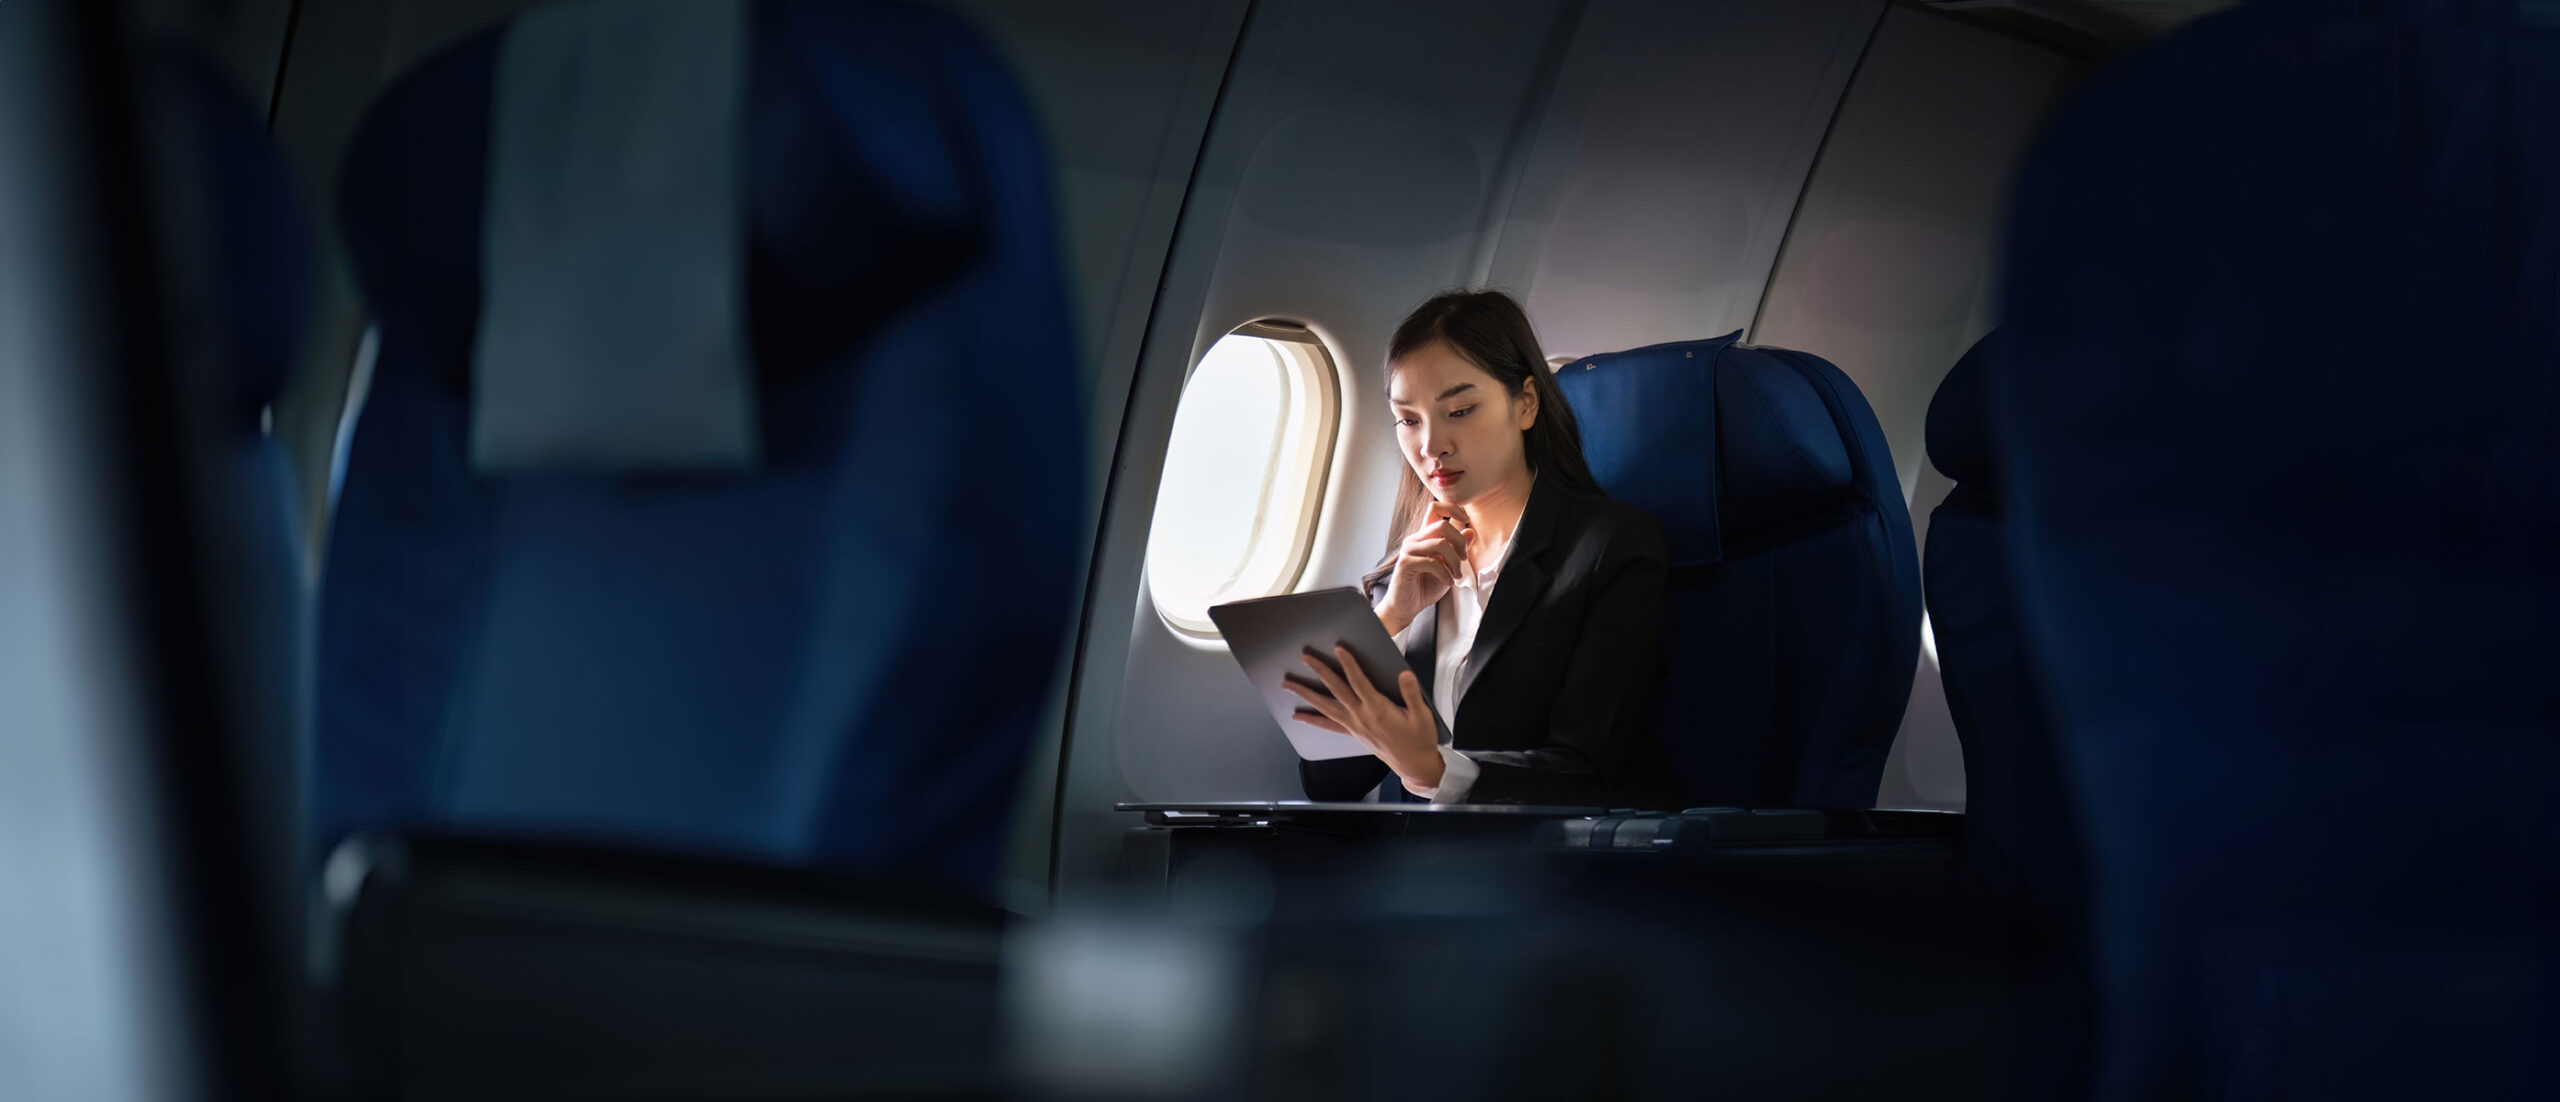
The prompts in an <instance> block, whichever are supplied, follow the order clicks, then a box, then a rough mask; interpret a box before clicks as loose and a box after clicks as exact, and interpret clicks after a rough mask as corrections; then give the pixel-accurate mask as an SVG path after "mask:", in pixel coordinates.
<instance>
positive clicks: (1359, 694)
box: [1333, 644, 1378, 708]
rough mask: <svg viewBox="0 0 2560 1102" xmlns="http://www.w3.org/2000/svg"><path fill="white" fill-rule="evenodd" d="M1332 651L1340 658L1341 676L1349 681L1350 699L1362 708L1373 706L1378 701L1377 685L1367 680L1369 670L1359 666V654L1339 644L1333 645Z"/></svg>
mask: <svg viewBox="0 0 2560 1102" xmlns="http://www.w3.org/2000/svg"><path fill="white" fill-rule="evenodd" d="M1333 653H1334V656H1335V657H1337V658H1340V659H1342V677H1343V680H1345V681H1348V682H1350V683H1351V699H1352V700H1353V701H1354V702H1355V703H1357V704H1359V705H1360V706H1361V707H1364V708H1366V707H1373V706H1375V705H1376V704H1377V702H1378V689H1377V685H1376V683H1374V682H1372V681H1370V680H1369V671H1367V670H1365V669H1362V668H1361V667H1360V656H1359V655H1356V654H1353V653H1351V648H1349V647H1346V646H1342V645H1340V644H1336V645H1335V646H1334V648H1333Z"/></svg>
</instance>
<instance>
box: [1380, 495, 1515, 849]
mask: <svg viewBox="0 0 2560 1102" xmlns="http://www.w3.org/2000/svg"><path fill="white" fill-rule="evenodd" d="M1510 561H1511V545H1510V544H1508V543H1506V544H1504V545H1502V553H1501V554H1499V555H1495V556H1494V557H1493V562H1492V563H1491V564H1489V565H1487V566H1486V567H1485V568H1484V569H1483V570H1481V571H1479V570H1477V569H1475V567H1474V565H1473V564H1471V563H1464V562H1462V563H1460V564H1459V566H1458V580H1457V581H1456V582H1455V583H1453V584H1451V585H1450V586H1449V592H1448V595H1446V596H1444V597H1442V598H1440V604H1439V610H1440V611H1439V615H1438V617H1437V619H1438V622H1439V632H1438V634H1439V640H1438V653H1437V654H1435V655H1433V656H1432V661H1431V703H1432V708H1433V710H1434V711H1437V712H1439V713H1440V738H1441V739H1442V741H1441V743H1440V763H1441V768H1442V772H1441V774H1440V783H1439V784H1438V785H1437V786H1435V787H1432V788H1416V787H1414V786H1413V785H1411V784H1407V785H1405V786H1404V790H1405V791H1407V792H1411V793H1413V794H1414V795H1416V796H1420V797H1422V798H1423V799H1426V800H1429V801H1431V802H1432V803H1435V804H1454V803H1463V802H1465V801H1466V798H1467V791H1468V790H1469V789H1471V788H1474V787H1475V783H1476V777H1477V776H1478V775H1480V774H1481V773H1483V771H1484V770H1483V768H1482V767H1480V766H1478V765H1477V764H1476V763H1475V759H1473V758H1470V757H1468V756H1466V755H1465V754H1461V753H1459V752H1458V751H1457V750H1456V749H1455V748H1453V747H1451V746H1450V745H1449V743H1448V741H1447V740H1448V739H1449V737H1450V733H1451V732H1453V731H1456V730H1457V729H1458V698H1459V694H1460V693H1461V692H1462V691H1464V689H1465V688H1466V686H1464V685H1461V684H1459V682H1460V680H1461V679H1462V678H1463V677H1464V676H1465V674H1466V670H1467V659H1468V658H1470V657H1473V656H1474V654H1475V652H1476V629H1477V628H1478V627H1480V626H1482V625H1483V623H1484V610H1485V607H1486V606H1488V605H1490V604H1492V603H1493V586H1494V583H1495V582H1497V581H1500V580H1501V579H1502V567H1503V564H1504V563H1507V562H1510ZM1407 630H1411V629H1409V628H1408V629H1407Z"/></svg>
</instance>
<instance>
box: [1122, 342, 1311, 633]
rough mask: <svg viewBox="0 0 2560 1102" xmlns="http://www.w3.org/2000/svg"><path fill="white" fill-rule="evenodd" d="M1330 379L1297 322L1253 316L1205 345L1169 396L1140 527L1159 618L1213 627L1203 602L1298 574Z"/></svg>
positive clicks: (1248, 593) (1266, 590)
mask: <svg viewBox="0 0 2560 1102" xmlns="http://www.w3.org/2000/svg"><path fill="white" fill-rule="evenodd" d="M1339 391H1340V384H1339V381H1338V380H1337V379H1336V378H1335V376H1334V370H1333V361H1332V360H1331V359H1330V358H1328V357H1327V356H1326V355H1325V352H1324V346H1323V345H1321V344H1319V343H1317V342H1316V339H1315V336H1314V335H1313V334H1311V333H1309V332H1307V331H1306V330H1305V329H1304V328H1301V327H1298V326H1294V325H1287V324H1283V323H1279V322H1255V323H1254V324H1252V325H1248V326H1245V327H1243V328H1241V329H1238V330H1236V331H1235V332H1233V333H1229V334H1227V335H1226V336H1224V337H1220V338H1219V339H1218V343H1216V344H1214V345H1211V346H1209V354H1208V355H1206V356H1204V357H1201V360H1200V366H1199V367H1197V368H1195V369H1193V371H1192V372H1191V378H1190V380H1189V381H1188V382H1186V383H1184V384H1183V387H1182V401H1181V404H1180V405H1178V406H1176V407H1175V408H1174V414H1173V439H1172V440H1171V442H1170V443H1169V445H1168V446H1167V447H1166V449H1165V463H1164V480H1163V482H1162V483H1161V484H1160V486H1159V488H1158V489H1157V491H1156V511H1155V518H1154V520H1153V522H1152V524H1151V525H1150V527H1149V528H1148V531H1147V591H1148V594H1149V595H1150V596H1151V597H1152V598H1153V599H1154V601H1155V605H1156V611H1157V612H1158V613H1159V614H1161V615H1162V616H1163V617H1164V618H1165V621H1166V622H1167V623H1170V624H1172V625H1173V626H1174V627H1176V628H1179V629H1181V630H1184V631H1187V632H1192V633H1195V634H1201V635H1213V634H1215V633H1216V631H1217V628H1216V625H1214V624H1212V623H1210V621H1209V606H1211V605H1216V604H1224V603H1226V602H1228V601H1241V600H1247V599H1250V598H1254V597H1268V596H1271V595H1273V594H1275V593H1285V592H1288V591H1289V589H1290V587H1292V586H1294V585H1296V584H1297V581H1298V574H1299V572H1300V571H1301V570H1302V569H1303V568H1304V567H1305V566H1306V562H1307V545H1308V543H1309V541H1310V540H1311V539H1312V538H1313V536H1314V535H1315V520H1316V512H1317V507H1318V505H1319V504H1320V503H1321V499H1322V497H1323V494H1324V480H1325V473H1326V467H1327V464H1328V463H1329V461H1330V460H1331V458H1332V455H1333V436H1334V430H1335V426H1336V422H1337V421H1338V419H1339V412H1340V408H1341V402H1340V395H1339Z"/></svg>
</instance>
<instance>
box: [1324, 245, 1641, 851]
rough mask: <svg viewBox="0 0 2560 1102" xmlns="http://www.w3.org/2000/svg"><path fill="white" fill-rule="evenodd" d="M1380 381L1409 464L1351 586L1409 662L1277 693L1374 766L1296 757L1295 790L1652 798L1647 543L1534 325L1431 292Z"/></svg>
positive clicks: (1504, 310)
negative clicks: (1389, 514) (1588, 443)
mask: <svg viewBox="0 0 2560 1102" xmlns="http://www.w3.org/2000/svg"><path fill="white" fill-rule="evenodd" d="M1387 384H1388V385H1387V397H1388V403H1389V405H1390V406H1391V407H1392V408H1393V409H1394V411H1395V415H1396V441H1397V443H1398V444H1399V445H1400V446H1401V448H1402V450H1403V452H1404V458H1405V464H1406V467H1407V468H1408V469H1407V471H1406V472H1405V477H1404V481H1403V485H1402V487H1401V488H1400V489H1399V490H1398V491H1397V494H1396V507H1395V514H1394V515H1395V521H1394V526H1393V528H1392V531H1393V532H1394V533H1395V536H1394V542H1393V544H1392V545H1391V546H1390V548H1389V550H1388V553H1387V557H1386V560H1385V561H1384V562H1382V563H1380V564H1379V566H1378V569H1377V570H1376V571H1374V572H1372V573H1371V574H1370V575H1369V576H1368V578H1367V579H1365V583H1364V584H1365V586H1366V588H1367V589H1368V592H1369V600H1370V604H1371V605H1372V606H1373V607H1374V608H1376V609H1377V612H1378V619H1379V620H1381V621H1383V622H1384V623H1385V624H1386V627H1387V631H1388V633H1389V634H1392V635H1394V636H1395V637H1396V642H1397V643H1398V645H1399V646H1401V647H1402V648H1403V650H1404V653H1405V662H1406V665H1407V666H1409V667H1410V668H1408V669H1404V670H1395V671H1385V670H1376V671H1362V670H1361V669H1360V668H1359V664H1358V662H1357V661H1356V660H1354V659H1353V658H1352V657H1351V654H1350V652H1349V651H1348V650H1337V651H1336V652H1335V658H1336V662H1337V663H1338V666H1339V668H1338V669H1337V666H1336V665H1332V664H1327V663H1324V662H1321V661H1319V660H1318V659H1316V658H1315V657H1313V656H1310V657H1309V658H1308V659H1307V660H1306V661H1307V665H1308V668H1309V673H1310V674H1311V675H1312V677H1313V678H1314V679H1315V680H1317V681H1319V682H1320V683H1321V684H1322V685H1323V691H1318V690H1316V689H1314V688H1312V687H1309V686H1306V685H1299V684H1295V683H1292V684H1291V686H1290V689H1291V691H1293V692H1295V693H1297V694H1298V696H1299V697H1301V698H1302V699H1304V700H1305V701H1306V707H1304V708H1302V709H1300V710H1299V711H1298V721H1299V722H1302V723H1306V724H1308V725H1310V726H1314V727H1319V728H1322V729H1324V730H1327V731H1335V732H1339V733H1342V734H1348V735H1351V736H1352V737H1354V738H1357V739H1359V740H1360V741H1361V742H1363V743H1365V744H1366V745H1368V747H1369V748H1370V750H1372V751H1373V752H1374V753H1375V754H1376V756H1375V757H1370V758H1347V759H1338V760H1334V761H1325V762H1303V763H1301V767H1300V775H1301V779H1302V781H1303V782H1304V784H1305V786H1306V790H1307V795H1308V796H1310V797H1312V798H1315V799H1319V800H1345V799H1357V798H1359V797H1360V796H1361V794H1362V793H1364V792H1365V791H1366V790H1367V789H1369V788H1370V787H1371V786H1374V785H1377V784H1378V783H1379V781H1380V780H1381V779H1382V778H1384V777H1386V776H1387V775H1388V774H1390V773H1391V774H1392V775H1393V777H1394V778H1395V780H1396V781H1397V782H1398V783H1397V784H1396V785H1395V786H1393V787H1391V788H1389V789H1388V794H1389V797H1390V798H1394V794H1395V792H1396V791H1397V790H1398V789H1400V790H1401V791H1402V792H1405V793H1411V794H1412V796H1414V797H1418V798H1421V799H1427V800H1430V801H1432V802H1434V803H1459V802H1476V803H1490V802H1502V803H1543V804H1572V805H1605V806H1624V805H1629V804H1652V803H1659V802H1662V801H1663V800H1665V799H1667V798H1668V794H1669V792H1670V782H1669V777H1668V773H1667V770H1666V769H1665V767H1664V765H1663V759H1662V756H1661V751H1660V748H1659V747H1658V746H1656V745H1655V743H1654V739H1653V735H1652V731H1651V724H1650V722H1649V720H1650V717H1649V715H1648V714H1647V713H1648V705H1649V703H1650V701H1651V700H1652V698H1653V694H1654V687H1655V683H1656V680H1657V678H1658V675H1659V667H1660V647H1659V641H1658V638H1657V635H1656V632H1657V622H1658V620H1659V618H1660V615H1661V609H1662V580H1663V574H1664V571H1665V569H1666V568H1665V559H1664V553H1663V545H1662V534H1661V530H1660V528H1659V527H1658V526H1656V525H1655V523H1654V521H1653V519H1652V518H1651V517H1649V516H1647V515H1645V514H1644V513H1643V512H1641V511H1639V510H1636V509H1634V508H1631V507H1629V506H1625V505H1620V504H1618V503H1617V502H1614V501H1611V500H1609V498H1608V495H1606V494H1604V493H1602V492H1601V490H1600V486H1599V484H1598V483H1597V482H1595V481H1593V480H1592V477H1591V469H1590V467H1589V465H1588V464H1586V463H1585V462H1584V461H1583V458H1582V433H1581V430H1580V428H1578V427H1577V426H1576V425H1575V423H1574V419H1573V410H1572V409H1571V408H1570V407H1568V406H1567V405H1566V404H1565V400H1564V394H1563V392H1562V391H1561V390H1559V389H1558V388H1557V387H1556V384H1555V380H1554V379H1553V378H1552V377H1551V376H1550V375H1549V374H1548V372H1547V368H1546V357H1545V355H1544V354H1543V353H1542V352H1541V351H1540V349H1539V347H1538V338H1537V334H1535V333H1534V332H1532V331H1531V330H1530V328H1529V318H1528V315H1526V314H1524V313H1522V312H1521V310H1520V304H1519V303H1517V302H1514V301H1512V299H1511V298H1510V296H1508V295H1505V294H1502V293H1501V292H1498V291H1452V292H1448V293H1446V294H1442V295H1440V296H1438V297H1435V298H1433V299H1432V300H1431V301H1429V302H1426V303H1423V304H1422V306H1421V307H1420V308H1418V309H1416V310H1414V312H1413V313H1412V314H1411V315H1410V316H1408V317H1406V318H1405V320H1404V324H1402V325H1400V326H1397V327H1396V333H1395V338H1394V340H1393V341H1392V342H1390V343H1389V345H1388V349H1387ZM1435 717H1436V719H1437V721H1438V722H1434V720H1435ZM1443 729H1445V730H1446V731H1448V732H1450V733H1451V735H1452V736H1453V737H1452V738H1451V739H1450V740H1449V741H1448V742H1447V743H1443V742H1442V741H1441V737H1440V732H1441V731H1442V730H1443Z"/></svg>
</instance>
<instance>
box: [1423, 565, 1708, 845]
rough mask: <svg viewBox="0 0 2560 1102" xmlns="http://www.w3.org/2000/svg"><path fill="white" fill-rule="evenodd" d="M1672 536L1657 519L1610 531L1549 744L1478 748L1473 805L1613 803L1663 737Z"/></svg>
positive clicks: (1551, 716)
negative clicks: (1657, 707)
mask: <svg viewBox="0 0 2560 1102" xmlns="http://www.w3.org/2000/svg"><path fill="white" fill-rule="evenodd" d="M1669 570H1670V566H1669V556H1668V555H1667V553H1666V552H1665V551H1664V550H1663V544H1662V531H1661V529H1660V528H1659V527H1657V526H1656V525H1655V524H1654V523H1653V521H1652V518H1650V517H1645V518H1641V519H1640V520H1631V521H1630V522H1629V523H1626V524H1624V525H1622V526H1620V527H1619V528H1618V529H1617V530H1616V531H1614V532H1612V533H1611V534H1610V538H1609V544H1608V546H1607V547H1606V548H1605V549H1604V550H1603V551H1602V552H1601V554H1600V562H1599V565H1598V566H1596V567H1595V568H1594V569H1593V571H1592V584H1593V587H1594V589H1593V594H1594V595H1593V597H1592V600H1591V603H1590V605H1589V606H1588V607H1587V610H1586V611H1585V613H1584V615H1583V622H1582V633H1581V635H1580V637H1579V638H1578V639H1577V640H1576V641H1575V643H1574V648H1573V653H1572V656H1571V657H1570V658H1569V659H1568V663H1569V664H1568V665H1567V667H1566V670H1565V678H1564V683H1563V685H1562V687H1561V688H1559V689H1558V690H1557V692H1556V697H1555V703H1554V705H1553V706H1552V707H1551V708H1550V709H1549V710H1548V713H1547V737H1546V741H1545V743H1544V744H1542V745H1539V746H1537V747H1534V748H1532V749H1527V750H1470V751H1467V756H1468V757H1470V758H1473V759H1475V762H1476V764H1477V765H1478V766H1480V767H1482V769H1483V772H1482V773H1481V774H1480V775H1479V776H1477V778H1476V783H1475V787H1474V788H1472V789H1470V790H1469V791H1468V792H1467V802H1469V803H1528V804H1563V805H1592V806H1607V805H1609V804H1611V803H1612V802H1613V801H1614V800H1615V798H1616V797H1617V796H1618V795H1619V790H1620V789H1621V787H1622V782H1623V781H1625V780H1626V779H1627V776H1626V775H1627V772H1628V766H1629V765H1630V764H1631V763H1635V762H1639V761H1642V760H1644V757H1643V755H1642V753H1641V751H1642V749H1643V743H1644V742H1645V740H1648V739H1651V738H1652V737H1653V732H1652V729H1651V726H1650V724H1649V719H1650V717H1649V716H1648V715H1647V714H1646V708H1647V705H1648V704H1649V703H1650V702H1651V700H1652V699H1653V691H1654V688H1655V685H1654V680H1655V676H1656V674H1657V672H1658V671H1659V669H1660V668H1661V661H1662V659H1661V649H1662V639H1661V620H1662V586H1663V580H1664V578H1665V577H1666V575H1667V574H1668V573H1669Z"/></svg>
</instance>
